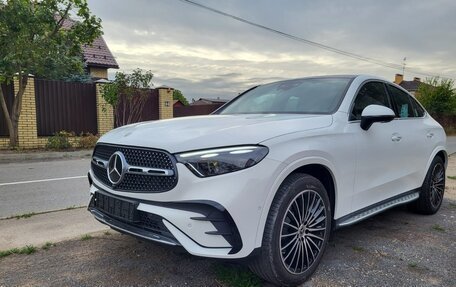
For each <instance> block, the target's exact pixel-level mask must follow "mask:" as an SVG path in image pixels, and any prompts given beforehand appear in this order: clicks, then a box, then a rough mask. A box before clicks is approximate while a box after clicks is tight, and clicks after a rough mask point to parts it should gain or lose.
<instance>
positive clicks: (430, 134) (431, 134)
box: [426, 133, 434, 139]
mask: <svg viewBox="0 0 456 287" xmlns="http://www.w3.org/2000/svg"><path fill="white" fill-rule="evenodd" d="M426 136H427V138H428V139H430V138H432V137H433V136H434V133H428V134H427V135H426Z"/></svg>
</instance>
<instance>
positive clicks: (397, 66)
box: [178, 0, 450, 78]
mask: <svg viewBox="0 0 456 287" xmlns="http://www.w3.org/2000/svg"><path fill="white" fill-rule="evenodd" d="M178 1H180V2H183V3H186V4H190V5H193V6H196V7H198V8H202V9H205V10H208V11H211V12H213V13H216V14H218V15H222V16H224V17H228V18H231V19H234V20H236V21H239V22H242V23H245V24H248V25H251V26H254V27H257V28H260V29H264V30H266V31H269V32H272V33H275V34H278V35H280V36H283V37H286V38H289V39H292V40H295V41H298V42H301V43H305V44H308V45H310V46H314V47H317V48H320V49H324V50H327V51H330V52H333V53H337V54H340V55H343V56H346V57H350V58H353V59H357V60H360V61H364V62H369V63H371V64H376V65H379V66H383V67H386V68H391V69H395V70H399V71H402V69H403V68H404V66H403V65H400V64H395V63H391V62H386V61H382V60H379V59H375V58H371V57H366V56H362V55H359V54H355V53H352V52H348V51H344V50H341V49H337V48H334V47H331V46H328V45H324V44H321V43H318V42H315V41H311V40H308V39H305V38H302V37H299V36H295V35H292V34H289V33H286V32H282V31H279V30H276V29H274V28H270V27H267V26H264V25H261V24H258V23H255V22H252V21H249V20H246V19H244V18H241V17H238V16H235V15H232V14H229V13H226V12H223V11H220V10H217V9H215V8H212V7H209V6H206V5H203V4H201V3H198V2H194V1H191V0H178ZM407 71H409V72H412V73H414V74H418V75H423V76H430V77H436V76H439V75H435V74H431V73H426V72H421V71H418V70H415V69H410V68H408V69H407ZM445 78H450V77H445Z"/></svg>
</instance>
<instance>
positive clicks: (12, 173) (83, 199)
mask: <svg viewBox="0 0 456 287" xmlns="http://www.w3.org/2000/svg"><path fill="white" fill-rule="evenodd" d="M89 164H90V159H88V158H84V159H71V160H55V161H43V162H22V163H7V164H0V218H3V217H9V216H13V215H20V214H25V213H30V212H43V211H51V210H58V209H64V208H67V207H71V206H81V205H86V204H87V200H88V183H87V176H86V175H87V171H88V169H89Z"/></svg>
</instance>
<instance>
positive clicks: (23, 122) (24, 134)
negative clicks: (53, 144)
mask: <svg viewBox="0 0 456 287" xmlns="http://www.w3.org/2000/svg"><path fill="white" fill-rule="evenodd" d="M18 90H19V80H18V79H17V78H15V79H14V92H15V93H17V91H18ZM18 138H19V147H21V148H24V149H30V148H38V147H41V145H40V144H39V141H38V132H37V127H36V102H35V79H34V78H32V77H29V79H28V82H27V86H26V87H25V91H24V95H23V97H22V110H21V116H20V117H19V127H18Z"/></svg>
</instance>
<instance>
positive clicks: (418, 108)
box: [410, 97, 425, 118]
mask: <svg viewBox="0 0 456 287" xmlns="http://www.w3.org/2000/svg"><path fill="white" fill-rule="evenodd" d="M410 100H411V101H412V106H413V112H414V113H415V117H418V118H421V117H423V116H424V113H425V112H424V109H423V108H422V107H421V106H420V104H418V101H417V100H416V99H415V98H414V97H410Z"/></svg>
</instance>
